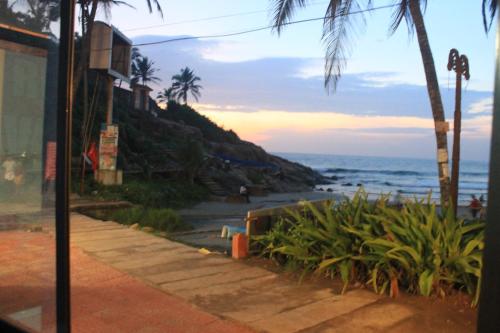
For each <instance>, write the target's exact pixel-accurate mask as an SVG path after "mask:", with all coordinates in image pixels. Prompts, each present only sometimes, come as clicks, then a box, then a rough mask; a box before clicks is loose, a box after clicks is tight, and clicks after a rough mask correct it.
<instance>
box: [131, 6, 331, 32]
mask: <svg viewBox="0 0 500 333" xmlns="http://www.w3.org/2000/svg"><path fill="white" fill-rule="evenodd" d="M327 3H328V2H316V3H314V2H313V3H311V4H310V6H317V5H324V4H327ZM266 12H268V10H267V9H262V10H255V11H251V12H241V13H234V14H227V15H220V16H210V17H203V18H199V19H194V20H185V21H177V22H169V23H164V24H157V25H150V26H145V27H137V28H130V29H123V30H122V31H139V30H149V29H155V28H161V27H168V26H173V25H179V24H185V23H196V22H205V21H214V20H218V19H224V18H230V17H238V16H247V15H253V14H260V13H266Z"/></svg>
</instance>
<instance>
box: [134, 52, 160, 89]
mask: <svg viewBox="0 0 500 333" xmlns="http://www.w3.org/2000/svg"><path fill="white" fill-rule="evenodd" d="M154 64H155V63H154V61H152V60H149V59H148V57H139V58H136V60H135V61H134V63H133V64H132V84H138V83H139V82H140V83H141V84H142V85H143V86H145V85H146V84H148V82H153V83H157V82H160V81H161V79H160V78H159V77H157V76H154V74H155V73H156V72H157V71H158V69H157V68H155V67H153V66H154Z"/></svg>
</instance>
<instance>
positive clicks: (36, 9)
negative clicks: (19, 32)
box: [0, 0, 59, 33]
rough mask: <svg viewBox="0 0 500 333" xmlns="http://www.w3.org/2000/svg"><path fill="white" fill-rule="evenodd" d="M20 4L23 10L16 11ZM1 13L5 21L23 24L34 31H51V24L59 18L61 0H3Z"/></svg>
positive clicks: (0, 4)
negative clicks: (15, 8)
mask: <svg viewBox="0 0 500 333" xmlns="http://www.w3.org/2000/svg"><path fill="white" fill-rule="evenodd" d="M15 6H16V7H17V6H20V7H19V8H21V11H19V12H14V7H15ZM0 13H2V20H3V21H4V22H5V23H10V24H14V25H18V26H22V27H24V28H27V29H29V30H32V31H37V32H45V33H48V32H50V24H51V23H52V22H54V21H57V20H58V19H59V0H44V1H39V0H15V1H11V4H10V5H9V1H1V3H0Z"/></svg>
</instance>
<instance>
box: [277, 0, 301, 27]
mask: <svg viewBox="0 0 500 333" xmlns="http://www.w3.org/2000/svg"><path fill="white" fill-rule="evenodd" d="M306 5H307V0H278V1H276V4H275V6H274V17H273V27H274V28H273V29H274V30H276V31H277V32H278V34H280V33H281V31H282V30H283V26H284V25H286V24H287V23H288V22H290V20H291V19H292V17H293V14H294V12H295V9H296V8H297V7H305V6H306Z"/></svg>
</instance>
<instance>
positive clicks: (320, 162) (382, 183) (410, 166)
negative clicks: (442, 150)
mask: <svg viewBox="0 0 500 333" xmlns="http://www.w3.org/2000/svg"><path fill="white" fill-rule="evenodd" d="M274 154H275V155H278V156H281V157H283V158H286V159H288V160H290V161H293V162H298V163H300V164H303V165H306V166H309V167H311V168H312V169H314V170H316V171H318V172H320V173H321V174H323V175H324V176H326V177H329V178H332V182H333V184H322V185H318V186H317V189H318V190H319V189H323V190H327V189H329V188H331V189H332V190H333V192H335V193H344V194H345V195H347V196H352V195H353V194H354V193H355V192H356V191H357V190H358V187H359V186H363V187H364V189H365V191H366V192H368V193H369V195H370V197H371V198H375V197H377V196H378V195H380V194H382V193H383V194H391V195H393V196H394V195H396V194H397V193H398V192H399V193H400V195H401V196H402V197H406V198H415V197H417V198H424V197H426V196H427V195H428V194H429V192H430V191H432V199H433V200H434V201H439V183H438V176H437V166H436V161H435V160H431V159H413V158H394V157H371V156H344V155H322V154H302V153H274ZM450 172H451V171H450ZM459 181H460V183H459V198H458V201H459V204H461V205H467V204H468V203H469V202H470V199H471V195H472V194H475V195H477V196H478V197H479V196H480V195H483V196H484V198H485V200H487V188H488V163H487V162H486V161H465V160H464V161H461V163H460V178H459Z"/></svg>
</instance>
